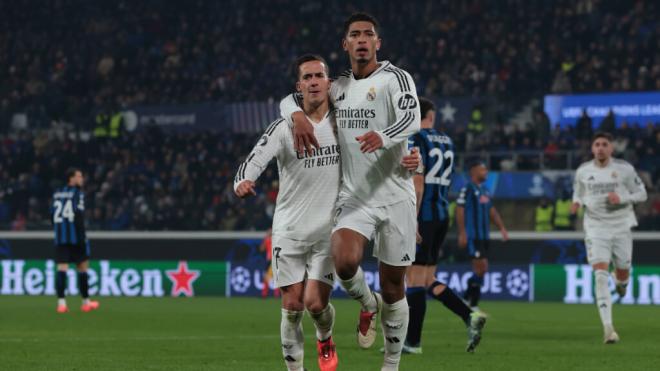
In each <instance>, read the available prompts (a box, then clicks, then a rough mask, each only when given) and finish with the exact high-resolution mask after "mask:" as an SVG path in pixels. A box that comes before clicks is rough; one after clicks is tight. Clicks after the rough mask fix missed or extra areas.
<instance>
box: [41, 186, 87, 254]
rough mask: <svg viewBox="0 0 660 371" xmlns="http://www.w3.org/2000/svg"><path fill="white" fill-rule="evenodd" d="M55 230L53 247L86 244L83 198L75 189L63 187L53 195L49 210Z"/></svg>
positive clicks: (78, 190)
mask: <svg viewBox="0 0 660 371" xmlns="http://www.w3.org/2000/svg"><path fill="white" fill-rule="evenodd" d="M50 212H51V217H52V221H53V228H54V230H55V245H79V244H84V243H86V239H87V236H86V234H85V220H84V213H85V197H84V195H83V193H82V191H81V190H80V189H78V188H76V187H69V186H65V187H62V188H60V189H59V190H57V191H56V192H55V193H54V194H53V204H52V206H51V209H50Z"/></svg>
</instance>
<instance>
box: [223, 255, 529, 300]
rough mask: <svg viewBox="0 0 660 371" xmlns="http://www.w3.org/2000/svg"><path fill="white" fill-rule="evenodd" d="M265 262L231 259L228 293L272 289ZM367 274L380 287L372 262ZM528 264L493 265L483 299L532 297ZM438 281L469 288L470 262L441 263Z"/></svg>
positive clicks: (254, 293)
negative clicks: (456, 263) (449, 264)
mask: <svg viewBox="0 0 660 371" xmlns="http://www.w3.org/2000/svg"><path fill="white" fill-rule="evenodd" d="M263 266H264V265H263V263H262V262H260V261H244V262H232V265H231V273H230V277H229V279H228V280H229V284H228V291H227V293H228V295H231V296H259V295H260V294H261V290H262V289H263V287H264V286H263V285H264V284H268V285H269V286H270V288H271V289H272V288H273V281H272V279H271V280H269V282H268V283H264V269H263ZM362 268H363V270H364V277H365V280H366V281H367V284H368V285H369V287H370V288H371V289H372V290H376V291H378V290H380V283H379V276H378V267H377V265H376V264H375V263H372V262H369V263H365V264H363V265H362ZM529 269H530V266H529V265H496V264H493V265H491V266H490V272H488V273H487V274H486V276H485V277H484V286H483V287H482V290H481V292H482V298H483V299H484V300H517V301H528V300H530V297H531V293H530V291H531V290H530V289H531V279H530V277H531V276H530V274H529ZM436 275H437V277H438V280H440V281H442V282H446V283H447V284H448V285H449V287H451V288H452V289H453V290H455V291H457V292H463V291H464V290H465V289H466V288H467V281H468V279H469V278H470V276H471V275H472V269H471V268H470V266H469V265H451V266H440V268H439V269H438V271H437V273H436ZM332 296H333V297H335V298H340V297H346V293H345V292H344V291H343V289H342V288H341V287H340V286H339V284H338V282H337V281H335V286H334V290H333V292H332Z"/></svg>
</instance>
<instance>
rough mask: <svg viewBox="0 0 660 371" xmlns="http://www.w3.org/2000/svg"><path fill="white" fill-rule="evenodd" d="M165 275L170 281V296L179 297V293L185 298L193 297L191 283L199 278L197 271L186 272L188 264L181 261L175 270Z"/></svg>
mask: <svg viewBox="0 0 660 371" xmlns="http://www.w3.org/2000/svg"><path fill="white" fill-rule="evenodd" d="M165 273H167V276H168V277H169V278H170V281H172V296H179V295H181V293H183V295H185V296H194V292H193V282H195V280H196V279H197V278H198V277H199V271H191V270H188V263H187V262H186V261H184V260H181V261H179V266H178V267H177V269H176V270H170V271H165Z"/></svg>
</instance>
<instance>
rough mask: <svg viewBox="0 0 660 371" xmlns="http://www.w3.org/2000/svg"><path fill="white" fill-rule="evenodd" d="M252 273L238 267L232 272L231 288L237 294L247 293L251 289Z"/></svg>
mask: <svg viewBox="0 0 660 371" xmlns="http://www.w3.org/2000/svg"><path fill="white" fill-rule="evenodd" d="M250 276H251V275H250V272H249V271H248V270H247V269H245V268H243V267H236V268H234V269H233V270H232V271H231V278H230V282H231V287H232V289H234V291H236V292H241V293H243V292H247V290H248V289H249V288H250Z"/></svg>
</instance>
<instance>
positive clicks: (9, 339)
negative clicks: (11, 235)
mask: <svg viewBox="0 0 660 371" xmlns="http://www.w3.org/2000/svg"><path fill="white" fill-rule="evenodd" d="M100 301H101V308H100V309H99V310H98V311H96V312H92V313H82V312H80V309H79V303H80V299H79V298H69V300H68V303H69V309H70V312H69V313H66V314H57V313H55V299H54V298H52V297H14V296H3V297H0V369H2V370H95V371H98V370H284V369H285V367H284V363H283V361H282V356H281V352H280V345H279V328H280V327H279V323H280V310H279V301H278V300H276V299H267V300H262V299H244V298H240V299H239V298H233V299H226V298H194V299H185V298H166V299H144V298H101V299H100ZM428 303H429V307H428V312H427V316H426V322H425V326H424V333H423V337H422V340H423V349H424V354H422V355H404V356H403V359H402V362H401V367H400V369H401V370H441V369H442V370H458V369H465V370H484V369H487V370H489V371H492V370H601V371H602V370H626V371H630V370H650V369H657V368H656V367H658V363H659V362H660V336H659V335H658V334H659V333H660V321H658V319H657V318H658V316H657V315H658V313H659V311H660V309H659V308H658V307H657V306H655V307H652V306H621V305H617V306H615V308H614V319H615V324H616V328H617V331H618V332H619V335H620V336H621V338H622V342H621V343H619V344H616V345H607V346H606V345H603V344H602V337H601V336H602V335H601V326H600V321H599V319H598V313H597V311H596V308H595V306H592V305H564V304H554V303H553V304H550V303H535V304H527V303H503V302H484V303H482V308H483V309H484V310H486V311H487V312H488V313H489V315H490V318H489V319H488V323H487V324H486V328H485V331H484V338H483V341H482V343H481V345H480V346H479V347H478V348H477V351H476V353H475V354H467V353H466V352H465V343H466V331H465V329H464V327H463V325H462V323H461V322H460V321H459V320H458V319H457V318H456V317H455V316H454V315H452V314H451V313H450V312H449V311H447V310H446V309H445V308H444V307H442V306H441V305H440V304H439V303H436V302H432V301H429V302H428ZM334 305H335V307H336V309H337V323H336V325H335V331H334V333H335V334H334V338H335V342H336V343H337V349H338V354H339V369H340V370H378V369H380V364H381V360H382V355H381V354H380V353H379V352H378V348H379V347H380V346H381V345H382V337H381V336H380V335H379V338H378V340H377V341H376V344H375V345H374V347H373V349H371V350H366V351H365V350H360V349H358V347H357V344H356V340H355V334H354V332H355V326H356V319H357V311H358V305H357V304H356V303H355V302H352V301H349V300H335V301H334ZM303 326H304V330H305V367H306V368H307V369H308V370H310V371H311V370H316V369H318V366H317V364H316V358H315V357H316V350H315V349H316V348H315V335H314V327H313V325H312V323H311V320H310V319H309V317H308V316H305V319H304V322H303ZM379 331H380V324H379Z"/></svg>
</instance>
